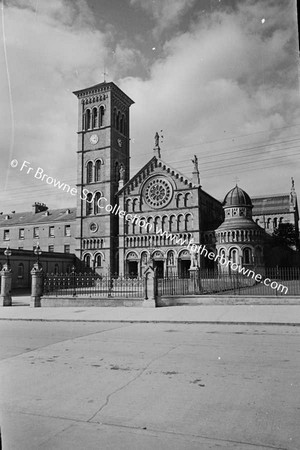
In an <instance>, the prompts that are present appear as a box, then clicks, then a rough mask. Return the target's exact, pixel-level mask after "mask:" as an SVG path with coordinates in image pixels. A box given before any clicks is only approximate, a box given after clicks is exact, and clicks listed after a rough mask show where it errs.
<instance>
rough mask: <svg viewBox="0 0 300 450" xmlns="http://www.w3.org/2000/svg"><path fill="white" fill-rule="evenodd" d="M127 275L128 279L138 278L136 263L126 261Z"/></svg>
mask: <svg viewBox="0 0 300 450" xmlns="http://www.w3.org/2000/svg"><path fill="white" fill-rule="evenodd" d="M127 268H128V272H127V273H128V275H129V278H137V276H138V262H137V261H127Z"/></svg>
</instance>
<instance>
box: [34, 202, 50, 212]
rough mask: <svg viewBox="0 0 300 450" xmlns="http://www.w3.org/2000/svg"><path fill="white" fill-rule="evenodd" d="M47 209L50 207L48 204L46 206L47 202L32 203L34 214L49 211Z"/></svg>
mask: <svg viewBox="0 0 300 450" xmlns="http://www.w3.org/2000/svg"><path fill="white" fill-rule="evenodd" d="M47 209H48V206H46V205H45V203H39V202H35V203H34V204H33V205H32V212H33V214H37V213H39V212H43V211H47Z"/></svg>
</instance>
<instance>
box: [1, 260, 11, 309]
mask: <svg viewBox="0 0 300 450" xmlns="http://www.w3.org/2000/svg"><path fill="white" fill-rule="evenodd" d="M0 274H1V295H0V297H1V306H11V305H12V301H11V280H12V271H11V268H10V266H9V265H8V264H4V266H3V269H2V270H1V272H0Z"/></svg>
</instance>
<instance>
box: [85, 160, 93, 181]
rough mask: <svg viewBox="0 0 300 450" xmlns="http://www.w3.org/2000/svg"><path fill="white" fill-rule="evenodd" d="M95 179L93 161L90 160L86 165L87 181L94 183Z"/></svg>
mask: <svg viewBox="0 0 300 450" xmlns="http://www.w3.org/2000/svg"><path fill="white" fill-rule="evenodd" d="M92 181H93V163H92V161H89V162H88V163H87V166H86V182H87V183H92Z"/></svg>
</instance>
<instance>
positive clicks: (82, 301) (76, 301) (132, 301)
mask: <svg viewBox="0 0 300 450" xmlns="http://www.w3.org/2000/svg"><path fill="white" fill-rule="evenodd" d="M143 300H144V299H142V298H93V297H84V296H82V297H54V296H53V297H52V296H50V295H49V296H43V297H41V307H51V306H53V307H57V306H73V307H77V306H80V307H81V306H84V307H88V306H99V307H105V306H108V307H113V306H134V307H139V306H141V307H142V306H143Z"/></svg>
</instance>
